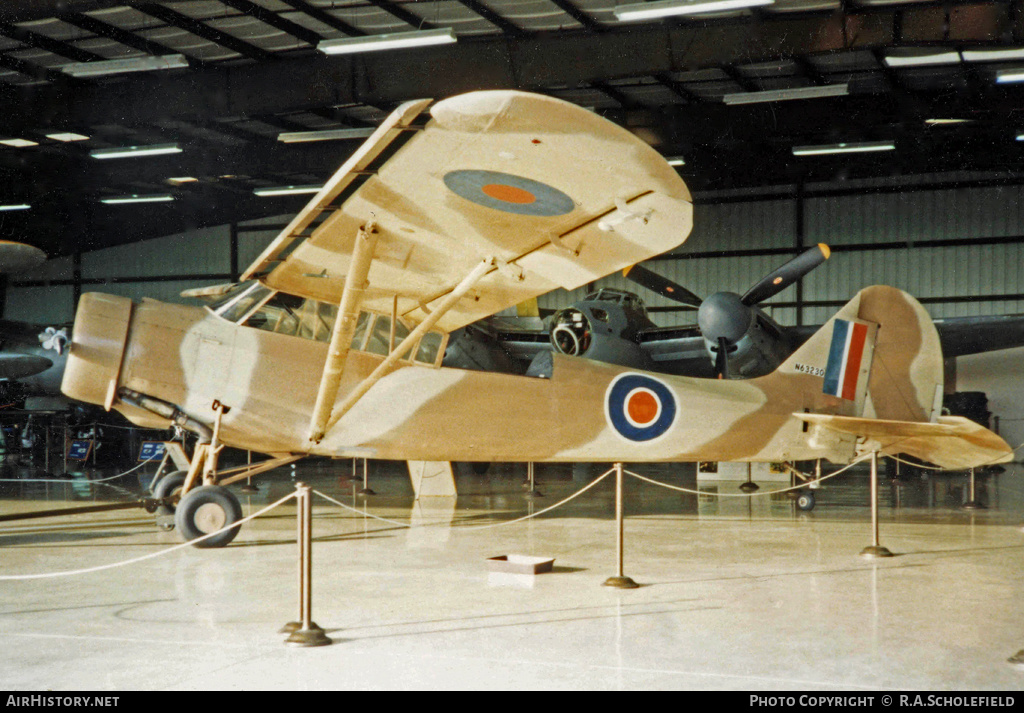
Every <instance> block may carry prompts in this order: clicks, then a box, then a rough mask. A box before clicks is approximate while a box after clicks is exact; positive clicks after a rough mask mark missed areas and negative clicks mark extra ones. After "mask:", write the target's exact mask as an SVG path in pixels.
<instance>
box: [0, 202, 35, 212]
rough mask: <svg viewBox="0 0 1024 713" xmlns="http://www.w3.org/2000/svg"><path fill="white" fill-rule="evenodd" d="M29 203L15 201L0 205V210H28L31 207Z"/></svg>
mask: <svg viewBox="0 0 1024 713" xmlns="http://www.w3.org/2000/svg"><path fill="white" fill-rule="evenodd" d="M31 207H32V206H30V205H29V204H28V203H13V204H10V205H0V211H3V210H28V209H29V208H31Z"/></svg>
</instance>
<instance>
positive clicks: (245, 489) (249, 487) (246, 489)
mask: <svg viewBox="0 0 1024 713" xmlns="http://www.w3.org/2000/svg"><path fill="white" fill-rule="evenodd" d="M238 492H240V493H258V492H260V489H259V488H258V487H256V486H255V485H253V484H252V483H246V484H245V485H243V486H242V487H241V488H239V489H238Z"/></svg>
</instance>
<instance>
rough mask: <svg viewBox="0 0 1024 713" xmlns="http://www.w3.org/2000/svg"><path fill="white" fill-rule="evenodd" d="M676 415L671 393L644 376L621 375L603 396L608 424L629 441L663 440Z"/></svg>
mask: <svg viewBox="0 0 1024 713" xmlns="http://www.w3.org/2000/svg"><path fill="white" fill-rule="evenodd" d="M677 413H678V408H677V407H676V399H675V396H674V395H673V394H672V391H671V389H669V388H668V387H667V386H666V385H665V384H664V383H662V382H661V381H659V380H657V379H653V378H651V377H649V376H646V375H644V374H630V373H627V374H621V375H619V376H617V377H616V378H615V379H613V380H612V382H611V384H609V385H608V391H607V392H606V393H605V415H606V416H607V417H608V423H609V424H610V425H611V427H612V428H613V429H614V430H615V432H616V433H618V434H619V435H620V436H622V437H623V438H625V439H626V440H628V441H635V442H647V441H653V440H654V439H656V438H660V437H661V436H664V435H665V434H666V433H667V432H668V431H669V429H670V428H672V424H673V423H675V420H676V414H677Z"/></svg>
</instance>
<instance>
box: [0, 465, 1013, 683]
mask: <svg viewBox="0 0 1024 713" xmlns="http://www.w3.org/2000/svg"><path fill="white" fill-rule="evenodd" d="M638 470H641V472H643V473H644V474H646V475H648V476H650V477H654V478H658V479H661V480H663V481H665V482H671V483H673V484H676V485H680V486H684V487H693V486H694V484H695V480H694V476H693V475H692V473H693V470H692V466H690V467H684V466H651V467H644V468H638ZM1020 471H1021V466H1013V467H1010V468H1008V469H1007V471H1006V472H1005V473H1002V474H1000V475H993V476H986V477H985V478H982V479H980V485H979V492H980V494H981V497H982V499H983V500H984V501H986V502H987V503H988V504H989V505H990V507H989V509H987V510H982V511H975V512H968V511H965V510H962V509H961V508H960V507H959V504H960V503H961V502H963V501H964V499H965V485H966V478H965V477H964V476H963V475H932V476H929V477H927V478H921V477H918V476H913V477H910V478H905V479H903V480H900V481H898V482H891V481H890V480H889V479H888V478H883V480H882V487H881V490H882V510H881V517H882V524H881V542H882V544H883V545H885V546H886V547H888V548H889V549H890V550H892V551H893V552H894V553H895V554H896V556H895V557H893V558H891V559H885V560H873V561H869V560H864V559H862V558H860V557H859V556H858V553H859V552H860V550H861V549H862V548H863V547H864V546H866V545H869V544H870V543H871V529H870V524H869V510H868V508H867V507H866V505H867V502H868V490H867V488H868V475H867V471H866V469H863V468H859V469H857V470H855V471H851V472H849V473H847V474H845V475H843V476H839V477H838V478H835V479H833V480H830V481H828V482H827V483H825V484H823V485H822V487H821V489H820V490H819V491H818V505H817V507H816V509H815V510H814V511H813V512H810V513H803V512H799V511H797V510H796V509H795V507H794V504H793V501H792V500H791V499H789V498H787V497H786V496H784V495H774V496H770V495H766V494H762V495H759V496H757V497H755V498H752V499H739V498H727V499H726V498H721V499H720V498H717V497H714V496H713V495H702V496H700V497H699V498H698V497H697V496H694V495H690V494H682V493H678V492H672V491H668V490H664V489H661V488H656V487H654V486H651V485H647V484H644V483H641V482H639V481H635V480H632V479H628V480H627V486H626V508H627V515H628V519H627V521H626V526H625V563H626V564H625V573H626V574H627V575H629V576H631V577H632V578H633V579H635V580H636V581H637V582H638V583H640V584H641V585H642V586H641V587H640V588H639V589H635V590H618V589H612V588H608V587H603V586H602V582H604V580H605V579H606V578H607V577H609V576H610V575H612V574H615V523H614V500H613V496H614V490H613V481H612V480H611V479H607V480H606V481H604V482H602V483H601V484H600V485H598V486H597V487H596V488H594V489H593V490H591V491H589V492H587V493H586V494H584V495H583V496H582V497H581V498H579V499H577V500H574V501H573V502H571V503H569V504H568V505H565V506H563V507H562V508H559V509H558V510H556V511H554V512H552V513H550V514H546V515H542V516H540V517H539V518H536V519H532V520H528V521H526V522H521V523H516V524H511V525H508V526H502V527H491V528H478V527H469V525H474V526H477V525H483V524H489V523H494V522H497V521H499V520H510V519H513V518H516V517H519V516H522V515H525V514H527V513H528V512H529V510H530V508H533V509H534V510H537V509H540V508H542V507H547V506H548V505H551V504H554V503H555V502H557V501H558V500H559V499H561V498H563V497H566V496H568V495H569V494H571V493H573V492H574V491H576V490H577V489H579V488H580V487H581V486H582V484H583V483H584V482H585V480H584V477H585V476H584V474H582V473H580V472H579V471H578V470H577V472H576V474H575V475H576V477H575V479H574V477H573V471H572V469H571V468H570V467H568V466H538V468H537V473H538V479H539V481H540V487H541V489H542V490H543V492H544V497H543V498H541V499H538V500H536V501H533V502H531V501H528V500H526V499H525V498H524V497H523V495H522V492H523V491H522V488H521V485H520V483H521V482H522V478H523V474H524V473H525V466H522V465H503V466H499V467H495V468H492V470H491V471H490V472H489V473H488V474H487V475H486V476H483V477H481V476H475V475H472V474H470V473H469V472H466V473H465V474H464V475H460V477H459V480H458V482H459V488H460V497H459V498H458V503H457V507H455V506H449V505H447V504H445V503H434V504H433V505H431V506H429V507H428V506H426V505H421V504H417V503H416V502H415V501H414V500H413V499H412V492H411V489H410V487H409V484H408V479H407V477H406V476H405V474H404V471H403V469H402V468H399V467H397V466H396V465H392V464H385V463H371V470H370V478H371V482H370V485H371V486H372V487H373V488H374V490H376V492H377V493H378V494H377V495H375V496H372V497H369V498H362V497H360V496H357V495H356V494H355V490H356V488H357V487H359V486H360V485H361V483H351V482H342V481H341V480H339V474H346V473H348V472H349V465H348V464H347V463H341V464H338V465H336V466H333V467H332V465H331V464H330V463H327V462H313V463H309V464H300V465H299V467H298V468H297V469H296V470H295V471H294V473H297V475H298V478H299V479H301V480H304V481H306V482H309V483H310V484H312V485H313V486H314V488H315V489H317V490H319V491H321V492H323V493H325V494H327V495H330V496H331V497H333V498H335V499H338V500H340V501H342V502H344V503H346V504H349V505H351V506H354V507H355V508H356V509H357V510H360V511H365V512H367V513H371V514H374V515H378V516H381V517H386V518H389V519H392V520H395V521H396V522H402V523H413V524H414V525H415V527H412V528H407V527H402V526H399V525H396V524H390V523H387V522H382V521H379V520H373V519H367V518H364V517H363V516H362V515H361V514H359V513H356V512H353V511H351V510H346V509H342V508H340V507H338V506H336V505H334V504H332V503H330V502H328V501H326V500H323V499H319V498H318V499H316V500H315V503H314V505H315V509H314V518H315V520H314V534H315V544H314V554H315V556H314V603H313V618H314V620H315V621H316V622H317V623H318V624H319V625H320V626H322V627H323V628H324V629H325V630H326V631H327V633H328V635H329V636H330V637H331V638H332V640H333V644H332V645H330V646H325V647H320V648H292V647H288V646H285V645H284V638H285V637H284V636H283V635H281V634H279V633H278V629H279V628H280V627H281V626H282V625H283V624H285V623H286V622H288V621H290V620H293V619H295V618H296V612H297V606H298V605H297V592H296V589H297V586H296V547H295V515H294V513H295V508H294V502H293V501H291V502H289V503H287V504H286V505H282V506H280V507H279V508H278V509H276V510H274V511H272V512H271V513H269V514H268V515H266V516H264V517H261V518H259V519H257V520H255V521H254V522H252V523H250V524H248V525H246V526H245V528H244V529H243V530H242V532H241V534H240V535H239V536H238V538H237V539H236V540H235V542H234V543H233V544H232V545H231V546H230V547H227V548H225V549H221V550H198V549H194V548H191V547H188V548H184V549H180V550H177V551H174V552H171V553H169V554H167V555H163V556H160V557H155V558H152V559H148V560H145V561H142V562H139V563H136V564H132V565H128V566H124V567H118V568H115V569H107V570H102V571H98V572H93V573H89V574H82V575H77V576H66V577H56V578H45V579H31V580H13V581H12V580H6V581H0V645H2V648H3V654H2V655H0V681H3V684H4V687H5V688H6V689H8V690H19V689H21V690H43V689H50V690H56V691H67V690H85V689H88V690H119V691H130V690H213V689H217V690H221V689H227V690H239V689H244V690H254V689H289V690H293V689H297V690H305V689H484V690H487V689H500V690H506V689H545V690H552V689H560V688H566V689H741V690H784V689H789V690H793V689H800V690H834V689H844V690H853V691H856V690H879V689H920V690H979V689H984V690H996V689H1003V690H1020V689H1021V688H1022V687H1024V670H1021V669H1018V668H1016V667H1014V666H1012V665H1010V664H1009V663H1008V662H1007V659H1008V658H1009V657H1010V656H1012V655H1014V654H1016V653H1017V652H1018V651H1019V650H1021V649H1024V611H1022V607H1021V603H1022V601H1024V598H1022V595H1024V585H1022V583H1021V577H1020V572H1021V569H1022V564H1024V534H1022V532H1021V529H1020V525H1021V523H1022V521H1024V484H1022V483H1021V479H1020ZM595 472H599V471H595ZM292 473H293V471H290V470H288V469H284V470H283V471H278V472H277V473H276V474H271V475H269V476H264V477H263V478H262V479H261V481H260V482H261V485H262V486H263V487H262V488H261V490H260V492H259V494H258V495H255V496H242V500H243V504H244V507H245V510H246V513H247V514H248V513H251V512H255V511H256V510H258V509H260V508H261V507H263V506H264V505H265V504H267V503H270V502H273V501H274V500H276V499H277V498H279V497H281V496H283V495H286V494H287V493H289V492H292V491H293V484H294V482H295V481H294V480H293V475H292ZM0 475H3V476H4V477H8V478H19V477H20V478H25V477H28V476H29V475H30V473H29V471H26V470H24V469H7V472H6V473H5V474H3V473H0ZM100 475H102V474H100ZM94 477H95V476H94ZM137 480H138V479H137V478H136V477H135V475H131V476H127V477H125V478H122V479H119V480H117V481H115V485H116V487H114V488H111V487H107V486H96V485H90V484H88V483H86V482H79V483H77V484H75V485H74V486H71V485H66V484H57V483H32V482H24V481H23V482H18V483H10V482H6V483H0V513H2V514H7V513H12V512H21V511H28V510H37V509H44V508H49V507H63V506H71V505H72V504H74V505H81V504H83V503H82V502H81V501H83V500H84V501H93V500H95V501H97V502H106V501H113V500H118V499H123V498H130V497H133V494H134V493H137V492H139V487H138V482H137ZM737 485H738V483H735V482H732V483H715V484H711V485H709V486H708V487H709V488H712V489H717V490H718V491H719V492H723V493H724V492H729V493H737V492H738V490H737V488H736V486H737ZM783 485H784V484H779V483H765V484H764V486H763V487H762V492H764V491H767V490H772V489H775V488H778V487H783ZM72 501H74V502H73V503H72ZM423 525H429V526H423ZM176 544H179V539H178V536H177V534H176V533H174V532H163V531H160V530H158V529H157V528H156V527H155V526H154V524H153V518H152V516H149V515H146V514H145V513H144V512H143V511H141V510H132V511H126V512H114V513H105V514H99V515H86V516H75V517H64V518H59V519H54V520H48V521H27V522H21V523H0V552H2V560H0V561H2V565H0V575H5V576H7V575H20V574H36V573H50V572H60V571H66V570H79V569H84V568H90V567H96V566H100V565H105V564H109V563H116V562H121V561H124V560H128V559H130V558H134V557H137V556H140V555H145V554H149V553H155V552H160V551H162V550H165V549H167V548H169V547H171V546H173V545H176ZM509 553H516V554H529V555H543V556H548V557H554V558H555V569H554V571H553V572H551V573H549V574H541V575H537V576H512V575H502V574H497V573H492V572H489V571H488V568H487V562H486V560H487V558H489V557H493V556H496V555H501V554H509Z"/></svg>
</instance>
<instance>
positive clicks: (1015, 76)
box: [996, 67, 1024, 84]
mask: <svg viewBox="0 0 1024 713" xmlns="http://www.w3.org/2000/svg"><path fill="white" fill-rule="evenodd" d="M1014 82H1024V67H1015V68H1014V69H1001V70H999V71H998V72H996V84H1012V83H1014Z"/></svg>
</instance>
